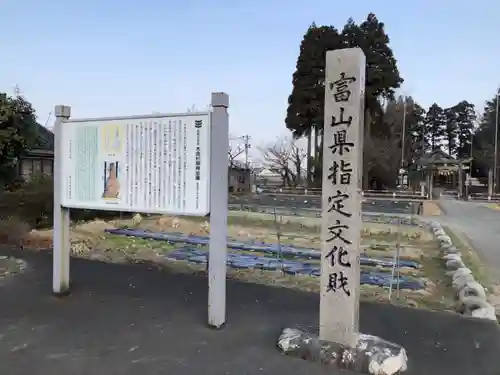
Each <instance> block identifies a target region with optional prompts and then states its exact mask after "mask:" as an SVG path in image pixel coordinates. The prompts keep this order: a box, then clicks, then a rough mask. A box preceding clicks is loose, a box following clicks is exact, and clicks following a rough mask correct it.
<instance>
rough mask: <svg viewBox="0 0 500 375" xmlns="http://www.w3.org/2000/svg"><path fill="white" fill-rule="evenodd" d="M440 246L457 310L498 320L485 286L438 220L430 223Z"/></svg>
mask: <svg viewBox="0 0 500 375" xmlns="http://www.w3.org/2000/svg"><path fill="white" fill-rule="evenodd" d="M428 225H429V227H430V229H431V231H432V232H433V234H434V236H435V238H436V240H437V241H438V242H439V247H440V249H441V251H442V260H443V261H444V262H445V267H446V269H447V272H446V275H447V276H449V277H451V279H452V287H453V289H455V291H456V297H457V300H458V303H457V312H459V313H461V314H463V315H467V316H472V317H475V318H480V319H488V320H494V321H497V318H496V315H495V308H494V307H493V306H492V305H491V304H489V303H488V301H487V299H486V290H485V288H484V287H483V286H482V285H481V284H480V283H478V282H477V281H476V280H475V278H474V275H473V274H472V271H471V270H470V268H468V267H467V265H466V264H465V263H464V261H463V259H462V255H461V254H460V251H459V250H458V249H457V248H456V247H455V246H454V245H453V243H452V241H451V238H450V236H448V235H447V234H446V233H445V231H444V229H443V227H442V226H441V224H439V223H438V222H437V221H434V220H432V221H430V222H429V223H428Z"/></svg>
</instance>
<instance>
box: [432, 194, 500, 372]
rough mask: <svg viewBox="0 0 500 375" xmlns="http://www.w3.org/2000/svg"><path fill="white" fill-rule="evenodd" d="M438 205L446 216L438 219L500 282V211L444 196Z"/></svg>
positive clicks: (477, 203) (484, 205) (482, 204)
mask: <svg viewBox="0 0 500 375" xmlns="http://www.w3.org/2000/svg"><path fill="white" fill-rule="evenodd" d="M439 204H440V206H441V208H442V210H443V212H444V215H441V216H438V217H436V218H435V219H436V220H438V221H439V222H441V223H442V224H444V225H448V226H450V227H451V228H452V229H454V230H458V231H460V232H461V233H463V234H464V235H465V236H466V237H467V239H468V242H469V243H470V245H471V246H472V247H473V248H474V249H475V250H476V252H477V254H478V255H479V257H480V258H481V260H482V261H483V262H484V263H485V265H486V266H487V267H488V268H489V271H490V273H491V275H492V276H493V277H494V279H495V281H496V282H500V211H497V210H493V209H491V208H488V207H487V205H486V204H484V203H479V202H474V201H471V202H466V201H460V200H456V199H453V198H445V197H443V198H442V199H441V200H440V201H439ZM499 373H500V370H499Z"/></svg>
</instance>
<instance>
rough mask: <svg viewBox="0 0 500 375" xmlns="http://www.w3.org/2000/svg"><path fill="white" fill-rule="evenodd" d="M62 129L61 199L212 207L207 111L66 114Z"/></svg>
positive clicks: (197, 209) (202, 211)
mask: <svg viewBox="0 0 500 375" xmlns="http://www.w3.org/2000/svg"><path fill="white" fill-rule="evenodd" d="M60 129H61V131H60V136H61V137H62V160H61V162H62V170H63V172H62V181H61V183H62V184H63V186H62V192H63V196H62V202H61V205H62V206H63V207H68V208H86V209H96V210H111V211H113V210H116V211H133V212H147V213H168V214H179V215H206V214H207V213H209V212H210V203H209V193H210V113H208V112H207V113H186V114H181V115H164V116H161V115H158V116H156V115H155V116H151V117H141V118H130V119H125V118H124V119H109V120H108V119H95V120H70V121H68V122H64V123H63V124H62V125H61V127H60Z"/></svg>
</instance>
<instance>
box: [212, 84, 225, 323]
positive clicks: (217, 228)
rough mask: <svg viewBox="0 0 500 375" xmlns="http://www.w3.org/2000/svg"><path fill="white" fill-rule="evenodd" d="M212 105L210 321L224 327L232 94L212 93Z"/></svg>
mask: <svg viewBox="0 0 500 375" xmlns="http://www.w3.org/2000/svg"><path fill="white" fill-rule="evenodd" d="M211 105H212V108H213V111H212V113H211V132H210V144H211V145H210V173H211V176H210V244H209V260H208V324H209V325H210V326H212V327H214V328H221V327H222V326H223V325H224V323H225V321H226V262H227V214H228V209H227V205H228V169H229V161H228V150H229V116H228V112H227V108H228V107H229V96H228V95H227V94H225V93H222V92H218V93H212V100H211Z"/></svg>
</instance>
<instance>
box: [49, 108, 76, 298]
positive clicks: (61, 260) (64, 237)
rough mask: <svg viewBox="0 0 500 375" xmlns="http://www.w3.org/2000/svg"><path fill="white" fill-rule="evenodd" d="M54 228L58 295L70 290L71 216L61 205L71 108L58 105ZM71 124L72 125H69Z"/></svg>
mask: <svg viewBox="0 0 500 375" xmlns="http://www.w3.org/2000/svg"><path fill="white" fill-rule="evenodd" d="M54 115H55V118H56V120H55V122H54V135H55V147H54V173H53V174H54V230H53V234H52V236H53V248H54V251H53V254H52V291H53V292H54V294H56V295H65V294H67V293H68V292H69V290H70V274H69V267H70V252H71V243H70V232H69V228H70V216H69V208H66V207H63V206H62V205H61V199H62V195H63V184H64V181H63V177H64V171H63V169H62V158H64V157H66V155H65V154H64V153H63V152H64V144H63V143H64V142H65V139H64V138H63V136H62V131H63V127H64V126H68V124H64V122H65V121H67V120H68V119H69V118H70V116H71V108H70V107H67V106H64V105H57V106H55V109H54ZM69 126H71V125H69Z"/></svg>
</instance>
